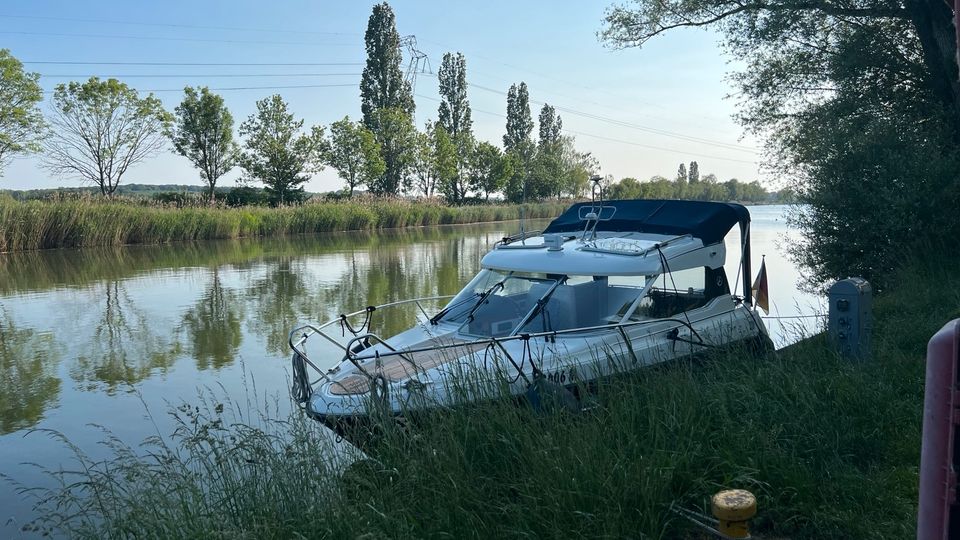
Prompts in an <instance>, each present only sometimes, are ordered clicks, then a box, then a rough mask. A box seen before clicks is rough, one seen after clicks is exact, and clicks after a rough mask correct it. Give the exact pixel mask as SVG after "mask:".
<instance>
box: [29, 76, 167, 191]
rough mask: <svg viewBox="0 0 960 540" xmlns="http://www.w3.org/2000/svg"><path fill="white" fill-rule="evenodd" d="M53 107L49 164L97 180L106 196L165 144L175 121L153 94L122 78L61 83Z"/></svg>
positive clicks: (46, 160) (56, 170)
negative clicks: (140, 91)
mask: <svg viewBox="0 0 960 540" xmlns="http://www.w3.org/2000/svg"><path fill="white" fill-rule="evenodd" d="M51 108H52V110H53V117H52V119H51V121H50V123H51V125H52V126H53V129H52V131H51V135H50V137H49V138H47V139H46V143H45V150H46V154H45V156H44V166H45V167H46V168H48V169H49V170H50V171H52V172H53V173H54V174H62V175H69V176H75V177H79V178H80V179H81V180H84V181H88V182H92V183H93V184H94V185H96V186H97V187H98V188H99V189H100V193H101V194H102V195H105V196H110V195H113V192H114V191H116V189H117V186H119V185H120V181H121V179H122V178H123V175H124V174H126V172H127V171H128V170H129V169H130V167H132V166H134V165H136V164H137V163H140V162H141V161H143V160H145V159H147V158H149V157H152V156H153V155H155V154H156V153H157V152H159V151H160V150H161V149H162V148H163V147H164V144H165V143H166V137H165V132H166V131H167V130H168V129H169V128H170V126H171V124H172V122H173V116H172V115H171V114H170V113H168V112H167V111H165V110H164V109H163V105H161V103H160V100H159V99H157V98H155V97H154V96H153V94H150V95H148V96H147V97H144V98H141V97H140V96H139V95H138V94H137V91H136V90H134V89H132V88H130V87H128V86H127V85H126V84H124V83H121V82H120V81H118V80H116V79H108V80H106V81H101V80H100V79H98V78H97V77H91V78H90V80H88V81H87V82H85V83H80V82H76V81H74V82H70V83H67V84H59V85H57V88H56V90H55V91H54V94H53V102H52V104H51Z"/></svg>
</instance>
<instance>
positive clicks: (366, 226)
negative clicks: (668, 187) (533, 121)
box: [0, 196, 569, 252]
mask: <svg viewBox="0 0 960 540" xmlns="http://www.w3.org/2000/svg"><path fill="white" fill-rule="evenodd" d="M567 206H569V204H568V203H543V204H531V205H527V206H526V217H528V218H531V219H535V218H551V217H555V216H557V215H558V214H560V212H562V211H563V210H564V209H566V207H567ZM519 217H520V206H519V205H477V206H463V207H450V206H443V205H440V204H437V203H431V202H412V201H405V200H366V201H337V202H318V203H307V204H304V205H301V206H291V207H285V208H264V207H244V208H223V207H214V208H203V207H187V208H173V207H163V206H156V205H153V206H150V205H143V204H136V203H133V202H131V201H125V200H115V201H105V200H102V199H92V198H88V199H72V200H71V199H63V200H54V201H36V200H35V201H25V202H21V201H16V200H14V199H13V198H11V197H9V196H0V252H4V251H23V250H32V249H47V248H63V247H91V246H118V245H126V244H159V243H167V242H180V241H190V240H213V239H226V238H243V237H253V236H280V235H294V234H310V233H322V232H334V231H357V230H377V229H387V228H399V227H418V226H426V225H449V224H460V223H478V222H486V221H504V220H511V219H518V218H519Z"/></svg>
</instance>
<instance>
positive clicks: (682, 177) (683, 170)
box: [677, 163, 687, 182]
mask: <svg viewBox="0 0 960 540" xmlns="http://www.w3.org/2000/svg"><path fill="white" fill-rule="evenodd" d="M677 181H678V182H679V181H683V182H686V181H687V166H686V165H685V164H683V163H681V164H680V168H678V169H677Z"/></svg>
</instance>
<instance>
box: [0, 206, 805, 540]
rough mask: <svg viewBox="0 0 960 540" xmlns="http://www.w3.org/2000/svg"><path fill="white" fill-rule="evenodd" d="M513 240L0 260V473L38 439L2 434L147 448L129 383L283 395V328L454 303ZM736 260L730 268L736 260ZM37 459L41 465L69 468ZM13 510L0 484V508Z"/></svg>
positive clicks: (757, 240) (390, 316)
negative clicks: (403, 303) (423, 302)
mask: <svg viewBox="0 0 960 540" xmlns="http://www.w3.org/2000/svg"><path fill="white" fill-rule="evenodd" d="M763 212H766V213H767V214H769V215H773V214H771V212H777V214H776V215H780V214H779V213H780V212H782V210H774V209H772V208H771V209H766V210H764V211H758V213H757V214H758V215H757V218H758V219H756V220H755V228H754V249H755V253H758V254H762V253H766V254H767V255H768V258H767V265H768V269H769V271H770V279H771V284H772V285H771V297H772V300H773V302H774V303H775V304H777V305H778V307H779V309H780V310H781V311H782V312H785V311H786V309H788V308H789V305H788V302H791V301H792V300H793V298H794V295H795V294H796V293H795V289H791V288H790V287H789V282H790V281H792V280H794V278H795V277H796V271H795V270H793V269H792V267H788V265H787V263H785V262H780V263H778V262H777V261H776V260H772V259H773V255H774V254H775V253H776V251H775V250H774V249H773V247H772V242H773V241H774V238H775V237H782V236H783V235H784V233H785V228H783V227H782V224H781V223H778V222H776V221H775V219H776V218H771V219H768V220H767V221H769V222H770V223H767V222H765V221H763V219H760V218H761V214H763ZM530 225H531V228H540V227H541V226H542V225H544V223H543V222H540V223H536V224H533V223H531V224H530ZM517 229H518V225H517V224H516V223H508V224H492V225H469V226H460V227H445V228H429V229H408V230H403V231H382V232H378V233H349V234H335V235H324V236H315V237H292V238H273V239H253V240H235V241H222V242H205V243H199V244H177V245H170V246H137V247H124V248H112V249H83V250H59V251H44V252H26V253H10V254H0V306H3V307H2V308H0V463H5V465H4V466H2V467H0V472H5V473H16V472H17V470H16V467H17V465H16V463H17V462H18V461H23V459H18V457H19V456H25V455H31V456H32V455H33V454H34V453H38V452H39V450H41V448H39V447H34V446H32V445H40V444H45V441H44V440H41V439H40V438H36V439H31V438H26V439H24V438H22V437H19V436H18V435H17V434H13V433H12V432H14V431H18V430H22V429H26V428H30V427H51V428H54V429H58V430H60V431H62V432H64V433H65V434H66V435H67V436H68V437H71V438H73V437H74V436H77V434H78V433H81V430H82V426H83V425H84V424H86V423H89V422H97V423H101V424H104V425H106V426H107V427H108V428H111V429H113V430H114V431H116V430H117V429H118V428H119V429H122V430H125V433H126V435H127V436H128V437H129V439H130V441H131V442H137V441H139V440H141V439H143V438H144V437H145V436H147V435H149V434H150V433H148V431H149V430H150V428H149V426H148V425H146V424H144V425H143V426H141V425H140V424H139V423H138V420H139V417H137V416H136V414H135V413H128V411H127V410H126V409H123V407H126V408H127V409H130V408H136V403H134V404H133V405H132V406H131V405H130V403H131V401H134V400H136V399H137V397H136V396H131V395H129V394H127V393H126V392H125V391H124V390H126V389H128V388H130V387H131V385H135V387H136V388H137V389H139V390H141V391H142V396H143V399H144V401H150V400H154V402H157V401H159V405H157V406H156V407H155V408H154V409H153V413H155V414H156V415H159V416H162V411H163V407H164V405H163V403H164V401H170V402H177V401H178V400H179V399H181V398H182V399H192V398H193V397H194V396H195V391H196V388H197V387H198V386H214V385H222V386H223V388H224V389H225V391H226V392H228V393H229V394H231V395H235V396H238V397H242V396H244V394H245V391H246V390H245V384H246V381H247V380H248V379H249V378H252V379H256V381H257V384H258V385H259V387H260V388H267V389H270V390H269V391H270V392H271V393H282V392H285V390H286V388H287V385H288V381H287V379H286V377H287V372H286V370H287V369H288V365H289V364H288V362H287V355H288V352H289V351H288V347H287V333H288V332H289V330H290V329H291V327H293V326H294V325H296V324H297V323H300V322H309V321H313V322H316V321H326V320H330V319H333V318H335V317H337V316H338V315H339V314H340V313H344V312H350V311H353V310H358V309H362V308H364V307H365V306H367V305H368V304H380V303H385V302H391V301H395V300H400V299H406V298H414V297H424V296H435V295H447V294H453V293H455V292H457V291H458V290H459V289H460V287H461V286H462V285H463V284H464V283H465V282H466V281H468V280H469V279H470V278H471V277H472V276H473V275H474V274H475V273H476V272H477V271H478V269H479V265H480V259H481V257H482V256H483V254H484V253H486V252H487V250H488V249H489V248H490V246H491V245H492V244H493V242H494V241H496V240H498V239H500V238H502V237H503V236H504V235H505V234H507V233H514V232H517ZM764 230H766V231H768V234H763V233H762V231H764ZM764 243H767V244H770V245H769V246H767V247H766V248H765V247H763V246H761V245H760V244H764ZM734 245H736V244H734ZM738 257H739V255H738V254H735V255H732V256H731V259H732V260H733V261H734V264H735V261H736V260H737V258H738ZM778 264H780V265H781V266H778ZM734 272H735V270H734ZM730 275H731V278H732V276H733V273H731V274H730ZM434 307H436V306H434ZM427 309H428V311H429V310H430V307H427ZM4 310H5V311H4ZM417 314H418V311H417V309H416V307H415V306H408V307H407V308H405V309H393V310H382V311H377V312H376V313H375V314H374V316H373V321H372V326H371V329H372V330H373V331H374V332H376V333H378V334H380V335H383V336H389V335H392V334H394V333H397V332H399V331H401V330H404V329H406V328H409V327H410V326H412V325H413V324H415V321H416V317H417ZM358 322H359V321H358ZM54 336H56V337H54ZM241 358H242V359H243V360H244V361H243V362H240V361H239V359H241ZM338 358H339V357H338V356H337V357H333V356H331V357H330V358H329V360H330V361H331V362H332V361H335V360H336V359H338ZM118 390H119V391H118ZM124 400H127V401H124ZM124 403H126V404H127V405H122V404H124ZM61 404H62V406H61ZM57 407H60V408H57ZM121 409H123V411H122V412H123V413H128V414H127V416H125V417H123V414H121ZM53 410H56V414H51V411H53ZM104 411H116V412H115V413H111V414H106V415H105V414H103V412H104ZM131 415H133V417H132V418H131ZM121 417H123V418H124V420H121V419H120V418H121ZM111 422H113V423H114V424H115V425H111ZM161 430H162V429H161ZM97 439H99V436H98V437H97ZM42 450H43V452H47V454H46V457H45V458H44V459H45V460H46V461H45V462H44V463H45V464H47V465H53V466H56V465H57V464H58V463H62V462H65V461H66V460H68V459H69V456H66V455H62V456H60V455H56V456H54V455H53V453H55V451H54V450H51V449H50V448H49V447H48V446H45V447H43V448H42ZM38 459H39V458H38ZM51 460H52V461H51ZM57 460H60V461H57ZM20 472H21V473H22V472H23V470H21V471H20ZM15 476H16V474H15ZM16 500H19V499H18V496H17V495H16V494H15V493H14V492H13V491H12V488H9V487H8V486H6V485H3V484H0V508H8V507H12V506H10V504H9V503H10V502H11V501H16ZM0 517H3V516H0ZM2 521H3V520H2V519H0V537H6V536H7V535H6V534H4V531H5V529H4V525H3V523H2Z"/></svg>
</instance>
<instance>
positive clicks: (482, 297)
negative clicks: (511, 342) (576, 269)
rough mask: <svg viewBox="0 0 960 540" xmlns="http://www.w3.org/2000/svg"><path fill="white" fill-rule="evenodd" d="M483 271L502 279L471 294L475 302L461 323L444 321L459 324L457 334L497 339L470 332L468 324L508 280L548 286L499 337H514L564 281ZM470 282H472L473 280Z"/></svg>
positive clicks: (526, 274)
mask: <svg viewBox="0 0 960 540" xmlns="http://www.w3.org/2000/svg"><path fill="white" fill-rule="evenodd" d="M484 270H487V271H489V272H496V273H498V274H500V275H503V278H502V279H501V280H500V281H497V282H496V283H494V284H493V285H491V286H490V287H489V288H487V289H486V290H485V291H483V292H482V293H473V294H474V295H476V302H475V303H474V304H473V305H472V306H471V307H470V309H469V310H467V312H466V315H464V316H463V317H464V318H463V320H462V321H460V320H459V317H458V318H457V319H458V320H447V321H446V322H450V323H459V326H458V327H457V330H456V332H457V333H459V334H464V335H468V336H473V337H481V338H495V337H497V336H494V335H493V333H492V332H491V333H490V335H487V334H483V333H475V332H470V324H471V323H473V322H474V321H475V320H476V315H477V312H478V311H480V310H481V309H482V307H483V306H484V305H485V303H486V301H487V300H488V299H489V298H490V297H491V296H492V295H494V294H496V293H497V292H499V291H500V290H503V289H506V288H507V287H508V283H509V282H510V280H521V281H524V282H529V283H531V284H538V283H542V284H549V287H548V288H547V290H546V291H545V292H544V293H543V294H541V295H540V296H539V297H538V298H537V299H536V300H535V301H534V302H533V305H532V306H530V308H529V309H527V310H526V311H525V312H522V313H521V314H520V316H519V317H518V322H517V324H515V325H514V326H513V327H512V328H511V329H510V331H509V332H508V333H506V334H503V335H501V337H502V336H513V335H516V333H517V332H518V331H519V330H520V329H521V328H523V326H524V325H525V324H527V322H528V321H529V320H530V319H531V318H532V316H533V315H534V314H535V313H536V311H537V309H538V308H539V307H540V306H541V305H542V304H543V303H544V298H546V297H549V295H550V294H552V293H553V291H554V290H556V288H557V286H558V285H560V283H561V282H562V281H564V280H566V276H559V277H539V276H532V275H528V273H526V272H517V271H507V272H506V274H501V273H500V271H498V270H495V269H484ZM474 279H476V278H474ZM471 282H473V280H472V281H471ZM469 286H470V285H469V284H468V285H467V286H466V287H464V290H467V289H468V288H469ZM458 296H460V295H458ZM469 298H470V297H469V296H467V297H464V300H466V299H469ZM454 304H456V302H453V301H451V303H450V305H454ZM521 307H523V306H521ZM445 309H446V308H445ZM439 320H440V321H443V318H442V317H441V318H440V319H439Z"/></svg>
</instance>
